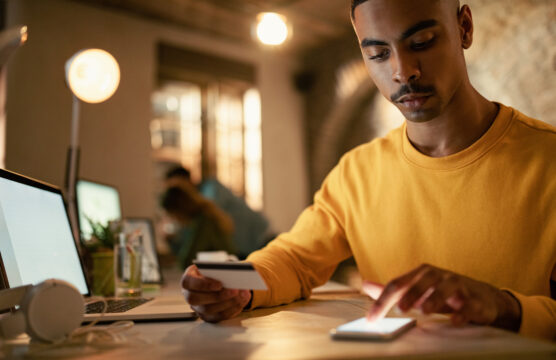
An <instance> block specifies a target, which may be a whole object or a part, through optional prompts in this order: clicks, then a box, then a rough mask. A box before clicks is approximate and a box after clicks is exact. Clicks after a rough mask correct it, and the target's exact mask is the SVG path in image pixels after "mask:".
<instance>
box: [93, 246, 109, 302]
mask: <svg viewBox="0 0 556 360" xmlns="http://www.w3.org/2000/svg"><path fill="white" fill-rule="evenodd" d="M91 258H92V260H93V261H92V263H93V266H92V268H93V272H92V278H93V282H92V289H91V292H92V293H93V295H97V296H114V253H113V252H112V251H103V252H96V253H93V254H91Z"/></svg>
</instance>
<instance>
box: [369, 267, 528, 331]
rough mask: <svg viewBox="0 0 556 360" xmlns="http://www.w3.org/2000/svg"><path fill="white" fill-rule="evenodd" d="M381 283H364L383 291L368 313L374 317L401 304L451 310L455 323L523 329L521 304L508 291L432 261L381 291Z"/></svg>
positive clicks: (375, 291)
mask: <svg viewBox="0 0 556 360" xmlns="http://www.w3.org/2000/svg"><path fill="white" fill-rule="evenodd" d="M379 287H380V286H377V284H372V283H367V284H366V285H364V288H365V289H366V290H367V292H369V291H370V292H371V293H373V295H375V296H376V295H378V294H380V295H379V296H378V298H377V300H376V302H375V303H374V304H373V305H372V306H371V309H370V310H369V312H368V314H367V318H368V319H369V320H371V321H372V320H376V319H379V318H382V317H384V316H385V315H386V313H387V312H388V311H389V310H390V309H391V308H392V306H394V305H396V304H397V305H398V307H399V308H400V310H402V311H408V310H410V309H411V308H420V309H421V310H422V311H423V312H424V313H425V314H430V313H446V312H451V313H452V317H451V319H452V323H453V324H454V325H462V324H466V323H474V324H479V325H492V326H496V327H500V328H504V329H508V330H513V331H518V330H519V326H520V322H521V308H520V305H519V302H518V301H517V299H515V298H514V297H513V296H512V295H510V294H509V293H508V292H505V291H502V290H499V289H497V288H495V287H493V286H491V285H489V284H487V283H484V282H480V281H477V280H473V279H471V278H468V277H466V276H463V275H459V274H456V273H453V272H450V271H447V270H443V269H439V268H437V267H434V266H431V265H427V264H424V265H421V266H419V267H418V268H416V269H415V270H413V271H411V272H409V273H407V274H405V275H402V276H400V277H398V278H396V279H394V280H392V281H391V282H389V283H388V284H387V285H386V286H384V289H383V290H382V292H381V293H380V290H378V289H379Z"/></svg>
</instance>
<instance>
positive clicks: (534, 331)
mask: <svg viewBox="0 0 556 360" xmlns="http://www.w3.org/2000/svg"><path fill="white" fill-rule="evenodd" d="M506 291H509V292H510V293H511V294H512V295H513V296H515V298H516V299H517V300H518V301H519V303H520V305H521V327H520V328H519V333H520V334H521V335H524V336H528V337H535V338H542V339H550V340H556V300H553V299H551V298H549V297H547V296H527V295H523V294H520V293H518V292H515V291H513V290H507V289H506Z"/></svg>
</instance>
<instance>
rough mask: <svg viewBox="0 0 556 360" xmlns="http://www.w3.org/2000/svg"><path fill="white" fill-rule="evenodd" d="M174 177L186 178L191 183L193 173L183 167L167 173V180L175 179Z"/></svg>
mask: <svg viewBox="0 0 556 360" xmlns="http://www.w3.org/2000/svg"><path fill="white" fill-rule="evenodd" d="M174 176H178V177H184V178H186V179H187V180H190V181H191V173H190V172H189V170H187V169H186V168H184V167H181V166H177V167H175V168H172V169H170V170H169V171H168V172H167V173H166V179H170V178H173V177H174Z"/></svg>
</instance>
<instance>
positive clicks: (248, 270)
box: [193, 261, 268, 290]
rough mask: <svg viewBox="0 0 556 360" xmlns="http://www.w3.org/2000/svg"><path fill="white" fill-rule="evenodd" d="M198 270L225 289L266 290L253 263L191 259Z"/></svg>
mask: <svg viewBox="0 0 556 360" xmlns="http://www.w3.org/2000/svg"><path fill="white" fill-rule="evenodd" d="M193 263H194V264H195V265H196V266H197V268H198V269H199V272H200V273H201V274H202V275H203V276H205V277H208V278H211V279H215V280H218V281H220V282H221V283H222V286H224V287H225V288H227V289H247V290H268V287H267V286H266V284H265V282H264V280H263V278H262V277H261V275H259V273H258V272H257V270H255V268H254V267H253V264H251V263H248V262H231V261H193Z"/></svg>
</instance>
